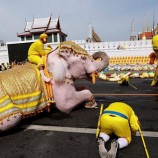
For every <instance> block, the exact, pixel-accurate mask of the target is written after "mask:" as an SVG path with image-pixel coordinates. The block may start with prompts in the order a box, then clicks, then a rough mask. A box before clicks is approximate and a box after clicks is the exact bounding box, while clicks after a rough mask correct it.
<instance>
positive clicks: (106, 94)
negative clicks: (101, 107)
mask: <svg viewBox="0 0 158 158" xmlns="http://www.w3.org/2000/svg"><path fill="white" fill-rule="evenodd" d="M93 95H94V96H137V97H139V96H158V94H139V93H135V94H130V93H127V94H117V93H94V94H93Z"/></svg>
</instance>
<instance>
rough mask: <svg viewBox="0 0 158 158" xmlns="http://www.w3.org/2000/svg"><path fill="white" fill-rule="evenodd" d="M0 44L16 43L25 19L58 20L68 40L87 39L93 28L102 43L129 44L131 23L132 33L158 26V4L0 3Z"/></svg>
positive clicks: (114, 0)
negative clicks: (89, 27)
mask: <svg viewBox="0 0 158 158" xmlns="http://www.w3.org/2000/svg"><path fill="white" fill-rule="evenodd" d="M0 1H1V2H0V40H4V41H5V42H10V41H18V40H19V39H18V38H17V36H16V35H17V33H21V32H23V30H24V27H25V19H26V20H27V21H33V17H34V18H46V17H49V16H50V15H51V14H52V18H57V17H58V16H60V23H61V27H62V31H63V32H64V33H66V34H68V38H67V39H69V40H81V39H86V38H87V36H88V25H89V24H92V26H93V27H94V29H95V31H96V32H97V34H98V35H99V36H100V37H101V40H102V41H125V40H129V37H130V33H131V22H132V19H134V22H135V31H136V32H139V31H142V28H143V25H146V26H148V25H150V27H152V23H153V13H154V14H155V25H156V24H157V23H158V12H157V11H158V0H14V1H12V0H0Z"/></svg>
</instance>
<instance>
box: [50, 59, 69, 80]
mask: <svg viewBox="0 0 158 158" xmlns="http://www.w3.org/2000/svg"><path fill="white" fill-rule="evenodd" d="M65 77H66V70H65V67H64V64H63V62H62V61H61V60H60V59H58V60H56V61H55V64H54V67H53V78H54V80H55V81H63V80H64V79H65Z"/></svg>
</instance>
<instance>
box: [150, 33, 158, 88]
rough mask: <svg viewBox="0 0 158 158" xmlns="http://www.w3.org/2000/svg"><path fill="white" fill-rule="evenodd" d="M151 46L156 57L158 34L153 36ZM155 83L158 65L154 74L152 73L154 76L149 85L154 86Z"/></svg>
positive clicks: (156, 81)
mask: <svg viewBox="0 0 158 158" xmlns="http://www.w3.org/2000/svg"><path fill="white" fill-rule="evenodd" d="M152 47H153V50H154V52H155V55H156V59H158V34H156V35H155V36H153V39H152ZM157 84H158V66H157V67H156V70H155V75H154V78H153V80H152V83H151V86H156V85H157Z"/></svg>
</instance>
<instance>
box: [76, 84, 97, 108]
mask: <svg viewBox="0 0 158 158" xmlns="http://www.w3.org/2000/svg"><path fill="white" fill-rule="evenodd" d="M75 88H76V90H77V91H81V90H85V89H87V90H89V87H87V86H80V87H75ZM96 106H97V103H96V101H95V99H94V96H93V95H92V96H91V98H89V100H87V101H86V104H85V108H95V107H96Z"/></svg>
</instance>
